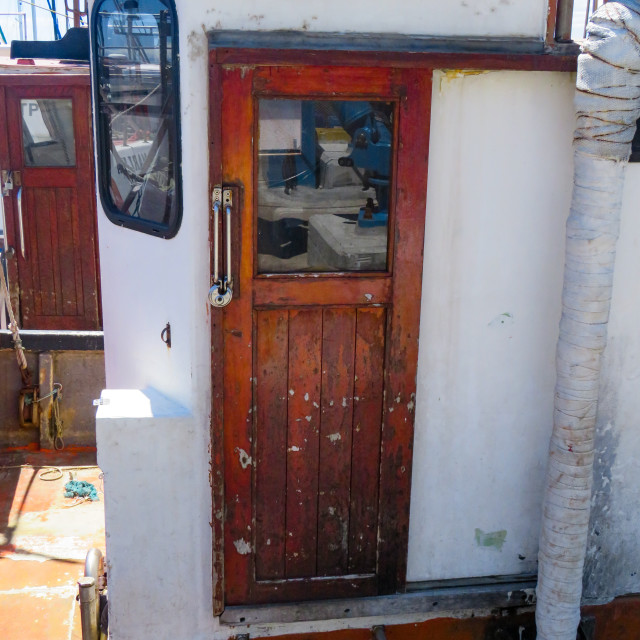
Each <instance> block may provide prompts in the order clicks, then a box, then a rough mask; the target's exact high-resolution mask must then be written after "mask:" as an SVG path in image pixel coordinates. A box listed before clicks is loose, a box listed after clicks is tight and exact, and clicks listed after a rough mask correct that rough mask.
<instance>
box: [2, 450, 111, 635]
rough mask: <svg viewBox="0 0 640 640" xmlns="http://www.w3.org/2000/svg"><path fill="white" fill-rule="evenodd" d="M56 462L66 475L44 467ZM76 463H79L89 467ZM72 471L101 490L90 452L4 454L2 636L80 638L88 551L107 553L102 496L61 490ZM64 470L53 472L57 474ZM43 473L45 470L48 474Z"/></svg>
mask: <svg viewBox="0 0 640 640" xmlns="http://www.w3.org/2000/svg"><path fill="white" fill-rule="evenodd" d="M51 466H54V467H58V468H60V469H61V471H62V472H63V477H62V478H60V479H58V480H51V481H45V480H43V479H41V478H40V474H41V473H42V472H43V471H45V470H46V468H48V467H51ZM87 466H89V467H90V468H78V469H74V467H87ZM69 472H72V473H74V474H75V475H76V479H77V480H86V481H88V482H91V483H92V484H94V485H95V487H96V488H97V489H98V491H99V492H101V491H102V482H101V480H100V477H99V476H100V473H101V472H100V469H99V468H98V467H97V466H95V453H92V452H73V451H70V452H62V453H53V452H51V453H44V452H37V453H33V452H15V453H11V454H0V637H1V638H2V639H3V640H43V639H44V638H46V639H47V640H71V639H77V640H80V639H81V637H82V635H81V630H80V610H79V607H78V604H77V602H76V600H75V598H76V594H77V592H78V588H77V581H78V578H79V577H80V576H81V575H82V574H83V572H84V559H85V556H86V554H87V551H88V550H89V549H90V548H92V547H98V548H99V549H101V551H102V552H103V553H104V551H105V534H104V501H103V496H102V495H101V494H99V495H100V501H99V502H91V501H88V502H82V503H79V504H76V506H71V505H73V504H74V503H76V502H78V501H77V500H74V499H71V498H65V497H64V490H63V487H64V485H65V484H66V482H68V480H69ZM55 475H59V474H50V476H49V477H55ZM45 477H46V476H45Z"/></svg>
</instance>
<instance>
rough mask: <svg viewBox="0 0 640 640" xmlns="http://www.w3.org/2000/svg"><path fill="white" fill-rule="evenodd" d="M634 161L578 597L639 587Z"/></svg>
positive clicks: (639, 310)
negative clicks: (588, 533)
mask: <svg viewBox="0 0 640 640" xmlns="http://www.w3.org/2000/svg"><path fill="white" fill-rule="evenodd" d="M639 203H640V165H638V164H630V165H629V167H628V168H627V176H626V181H625V188H624V196H623V207H622V213H621V225H620V239H619V240H618V249H617V256H616V271H615V276H614V283H613V297H612V300H611V314H610V319H609V343H608V345H607V349H606V351H605V355H604V360H603V373H602V380H601V384H600V403H599V407H598V421H597V436H596V443H595V444H596V451H597V455H596V458H595V461H594V478H593V497H592V501H591V504H592V512H591V525H590V538H589V546H588V549H587V562H586V569H585V580H584V595H585V596H586V597H589V598H595V599H598V600H602V599H610V598H611V597H612V596H614V595H621V594H626V593H638V592H640V574H639V569H638V558H640V539H639V537H638V530H639V528H640V502H639V501H638V490H637V488H638V484H639V483H640V428H639V424H640V394H639V390H640V332H639V331H638V326H640V278H639V277H638V273H639V272H640V258H639V256H640V216H639V215H638V206H639Z"/></svg>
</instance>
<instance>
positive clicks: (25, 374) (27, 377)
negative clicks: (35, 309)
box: [0, 196, 32, 387]
mask: <svg viewBox="0 0 640 640" xmlns="http://www.w3.org/2000/svg"><path fill="white" fill-rule="evenodd" d="M0 197H1V196H0ZM0 280H1V281H2V293H3V295H4V296H5V299H6V301H7V311H8V312H9V330H10V331H11V337H12V339H13V348H14V349H15V352H16V360H17V361H18V367H20V375H21V376H22V384H24V385H25V386H28V387H30V386H31V384H32V381H31V372H30V371H29V367H28V366H27V358H26V356H25V355H24V347H23V346H22V340H21V339H20V331H19V330H18V323H17V322H16V317H15V315H14V314H13V307H12V305H11V297H10V296H9V286H8V285H7V279H6V278H5V276H4V267H3V265H2V264H0Z"/></svg>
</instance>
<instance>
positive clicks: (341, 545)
mask: <svg viewBox="0 0 640 640" xmlns="http://www.w3.org/2000/svg"><path fill="white" fill-rule="evenodd" d="M210 77H211V78H212V80H213V81H214V82H213V84H214V86H213V87H212V96H211V99H212V101H214V100H220V99H221V102H219V103H217V104H216V105H215V106H214V105H213V104H212V106H211V110H212V124H213V126H212V131H213V135H214V139H213V140H212V142H213V148H214V150H216V152H215V153H214V154H213V164H212V173H211V176H212V184H220V183H228V184H232V185H234V186H236V187H237V190H236V193H237V199H238V200H240V202H238V203H237V205H236V206H235V208H234V213H233V216H232V219H233V225H234V226H233V229H232V237H233V238H234V264H235V265H237V269H238V273H237V274H234V284H235V285H236V287H237V288H239V291H240V294H239V295H235V296H234V298H233V299H232V301H231V303H230V304H229V306H227V307H225V308H224V309H214V310H213V312H212V313H213V321H212V326H213V331H214V334H213V345H214V350H215V353H214V359H213V365H212V366H213V397H214V407H213V411H212V415H213V420H214V423H213V431H214V436H213V440H214V443H217V442H220V443H221V448H222V451H223V454H224V478H222V476H221V475H216V476H215V477H216V478H218V480H217V481H216V482H223V486H224V504H222V503H221V502H220V500H219V497H220V496H221V495H222V492H221V491H220V490H219V489H218V488H216V487H214V510H215V511H214V514H215V515H214V518H217V519H219V517H220V513H224V534H223V535H224V549H220V547H219V546H218V544H217V542H214V556H215V554H217V553H218V552H220V553H223V556H224V576H225V586H224V598H225V601H226V603H227V604H248V603H264V602H275V601H286V600H305V599H316V598H317V599H321V598H336V597H350V596H355V595H363V596H364V595H375V594H382V593H393V592H395V591H397V590H398V589H402V587H403V585H404V579H405V578H404V573H405V567H406V550H407V549H406V548H407V541H408V509H409V489H410V472H411V444H412V437H413V404H414V399H415V374H416V366H417V336H418V327H419V314H420V286H421V270H422V243H423V232H424V211H425V192H426V168H427V148H428V112H429V109H428V102H429V95H430V81H431V79H430V74H429V73H428V72H417V71H413V70H401V71H393V70H388V69H386V70H385V69H373V68H369V69H368V68H358V69H350V68H330V67H304V68H302V67H289V68H269V67H265V68H251V67H243V68H238V67H229V68H224V67H220V66H218V65H216V64H215V63H213V64H212V69H211V75H210ZM216 83H217V84H216ZM264 96H278V97H283V98H284V99H288V97H289V96H291V97H295V98H306V97H309V96H315V97H321V98H323V99H325V100H328V99H333V98H342V97H343V96H348V98H349V99H352V100H370V99H371V100H386V101H388V102H389V103H393V104H394V105H395V110H394V113H395V118H394V134H393V135H394V142H393V148H394V149H396V150H397V158H396V159H395V160H394V164H393V168H392V184H393V188H392V193H391V194H390V202H391V205H390V209H389V219H390V221H391V222H390V224H389V228H388V237H389V242H388V268H387V269H386V271H380V272H360V273H358V272H354V273H290V274H278V275H258V274H257V268H256V262H257V260H256V251H257V250H256V247H255V243H256V241H257V240H256V239H257V231H256V226H257V223H256V216H257V214H256V196H255V193H256V180H257V164H258V154H257V151H256V149H254V147H253V141H254V140H256V139H257V138H258V135H257V129H256V127H257V125H256V122H255V116H256V112H257V109H256V107H257V104H258V103H259V100H260V99H261V98H263V97H264ZM215 117H219V118H220V125H219V127H218V126H217V125H216V123H215V121H214V118H215ZM425 117H426V119H425ZM216 132H217V133H216ZM216 136H219V137H218V138H216ZM218 163H219V164H218ZM216 354H217V355H216ZM220 407H222V409H220ZM213 459H214V463H218V464H219V463H220V462H221V461H220V457H219V456H218V454H217V453H215V452H214V454H213ZM221 528H222V527H220V525H218V524H216V528H215V530H216V531H220V529H221ZM221 565H222V561H221V560H220V559H219V558H218V557H214V567H215V575H216V576H219V574H218V573H217V572H218V571H219V568H220V566H221ZM220 585H221V582H216V584H215V586H214V593H216V598H217V604H216V610H219V609H220V608H221V606H222V603H221V598H222V594H221V588H220Z"/></svg>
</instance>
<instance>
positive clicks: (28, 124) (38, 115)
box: [20, 98, 76, 167]
mask: <svg viewBox="0 0 640 640" xmlns="http://www.w3.org/2000/svg"><path fill="white" fill-rule="evenodd" d="M20 107H21V110H22V147H23V152H24V164H25V166H27V167H73V166H75V164H76V141H75V137H74V135H73V107H72V104H71V99H68V98H55V99H38V98H36V99H30V100H21V101H20Z"/></svg>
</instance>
